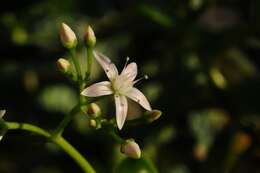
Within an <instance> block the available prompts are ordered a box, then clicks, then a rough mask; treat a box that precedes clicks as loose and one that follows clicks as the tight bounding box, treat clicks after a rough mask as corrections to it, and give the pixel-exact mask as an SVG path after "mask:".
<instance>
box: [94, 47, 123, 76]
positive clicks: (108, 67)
mask: <svg viewBox="0 0 260 173" xmlns="http://www.w3.org/2000/svg"><path fill="white" fill-rule="evenodd" d="M94 57H95V58H96V60H97V61H98V63H99V64H100V65H101V67H102V68H103V69H104V71H105V72H106V75H107V77H108V78H109V80H113V79H114V78H115V77H117V76H118V71H117V68H116V66H115V64H113V63H112V62H111V60H110V59H109V58H108V57H107V56H105V55H104V54H102V53H100V52H94Z"/></svg>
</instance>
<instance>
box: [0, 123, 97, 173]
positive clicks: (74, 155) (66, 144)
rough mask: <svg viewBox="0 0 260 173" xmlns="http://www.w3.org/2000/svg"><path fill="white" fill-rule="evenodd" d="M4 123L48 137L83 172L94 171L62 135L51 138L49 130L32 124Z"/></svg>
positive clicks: (9, 127) (92, 172)
mask: <svg viewBox="0 0 260 173" xmlns="http://www.w3.org/2000/svg"><path fill="white" fill-rule="evenodd" d="M5 124H6V125H7V127H8V130H25V131H29V132H33V133H35V134H38V135H41V136H44V137H46V138H47V139H50V140H51V141H53V142H54V143H55V144H57V145H58V146H59V147H61V148H62V149H63V151H64V152H66V153H67V154H68V155H69V156H70V157H71V158H72V159H74V161H75V162H76V163H77V164H78V165H79V166H80V167H81V168H82V170H83V171H84V172H85V173H96V171H95V170H94V169H93V168H92V166H91V165H90V164H89V162H88V161H87V160H86V159H85V158H84V157H83V156H82V155H81V154H80V153H79V152H78V151H77V150H76V149H75V148H74V147H73V146H72V145H71V144H70V143H69V142H68V141H66V139H64V138H63V137H62V136H59V137H54V138H53V137H52V135H51V134H50V133H49V132H47V131H46V130H44V129H42V128H40V127H38V126H35V125H32V124H27V123H17V122H5Z"/></svg>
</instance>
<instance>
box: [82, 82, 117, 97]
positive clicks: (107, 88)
mask: <svg viewBox="0 0 260 173" xmlns="http://www.w3.org/2000/svg"><path fill="white" fill-rule="evenodd" d="M112 93H113V90H112V88H111V83H110V82H109V81H103V82H98V83H95V84H93V85H91V86H89V87H87V88H86V89H84V90H83V91H82V92H81V94H82V95H84V96H87V97H98V96H104V95H110V94H112Z"/></svg>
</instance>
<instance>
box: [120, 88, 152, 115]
mask: <svg viewBox="0 0 260 173" xmlns="http://www.w3.org/2000/svg"><path fill="white" fill-rule="evenodd" d="M125 95H126V96H127V97H129V98H130V99H132V100H134V101H136V102H137V103H139V104H140V105H141V106H142V107H143V108H145V109H146V110H148V111H151V110H152V108H151V106H150V103H149V102H148V100H147V98H146V97H145V96H144V94H143V93H142V92H141V91H139V90H138V89H137V88H134V87H133V88H132V89H130V90H129V91H128V92H127V93H125Z"/></svg>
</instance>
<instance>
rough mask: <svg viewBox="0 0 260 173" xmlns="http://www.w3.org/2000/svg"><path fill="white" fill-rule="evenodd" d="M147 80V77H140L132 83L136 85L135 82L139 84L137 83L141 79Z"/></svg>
mask: <svg viewBox="0 0 260 173" xmlns="http://www.w3.org/2000/svg"><path fill="white" fill-rule="evenodd" d="M148 78H149V77H148V75H144V76H143V77H141V78H139V79H137V80H135V81H134V84H136V83H137V82H139V81H141V80H143V79H146V80H147V79H148Z"/></svg>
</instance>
